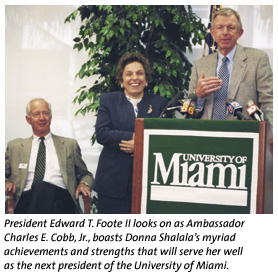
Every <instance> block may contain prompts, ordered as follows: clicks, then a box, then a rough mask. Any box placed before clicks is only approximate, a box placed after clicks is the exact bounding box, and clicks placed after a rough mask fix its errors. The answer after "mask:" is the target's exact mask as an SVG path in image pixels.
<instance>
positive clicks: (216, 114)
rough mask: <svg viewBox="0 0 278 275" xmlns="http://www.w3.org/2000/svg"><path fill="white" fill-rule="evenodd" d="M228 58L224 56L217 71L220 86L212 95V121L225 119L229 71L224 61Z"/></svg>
mask: <svg viewBox="0 0 278 275" xmlns="http://www.w3.org/2000/svg"><path fill="white" fill-rule="evenodd" d="M227 60H228V57H226V56H224V57H223V59H222V64H221V67H220V69H219V73H218V77H219V78H220V79H222V85H221V88H220V89H219V90H217V91H216V92H215V93H214V101H213V108H212V119H218V120H225V119H226V109H227V107H226V99H227V97H228V91H229V71H228V66H227V64H226V61H227Z"/></svg>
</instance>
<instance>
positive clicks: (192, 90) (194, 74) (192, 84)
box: [188, 64, 198, 94]
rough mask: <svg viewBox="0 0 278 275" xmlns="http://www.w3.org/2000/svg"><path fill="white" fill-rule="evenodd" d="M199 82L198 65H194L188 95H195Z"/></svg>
mask: <svg viewBox="0 0 278 275" xmlns="http://www.w3.org/2000/svg"><path fill="white" fill-rule="evenodd" d="M197 80H198V75H197V68H196V64H194V65H193V67H192V70H191V77H190V82H189V89H188V94H193V93H195V89H196V86H197Z"/></svg>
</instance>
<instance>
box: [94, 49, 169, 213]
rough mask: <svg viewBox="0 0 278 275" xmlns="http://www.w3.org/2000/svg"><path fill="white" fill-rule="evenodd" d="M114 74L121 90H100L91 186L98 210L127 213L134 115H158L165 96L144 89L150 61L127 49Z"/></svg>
mask: <svg viewBox="0 0 278 275" xmlns="http://www.w3.org/2000/svg"><path fill="white" fill-rule="evenodd" d="M116 78H117V80H118V81H119V83H120V85H121V87H122V88H123V91H118V92H112V93H107V94H102V95H101V97H100V107H99V110H98V116H97V122H96V138H97V142H98V143H100V144H102V145H103V146H104V147H103V149H102V152H101V154H100V157H99V163H98V168H97V172H96V178H95V182H94V187H93V189H94V190H95V191H96V192H97V193H98V213H99V214H130V213H131V196H132V168H133V150H134V127H135V119H136V117H138V118H147V117H149V118H151V117H159V115H160V114H161V112H162V110H163V109H164V107H165V106H166V105H167V99H166V98H164V97H161V96H159V95H155V94H152V93H148V92H144V88H145V87H146V86H147V85H148V82H149V81H150V79H151V72H150V65H149V61H148V60H147V59H146V58H145V57H144V56H143V55H142V54H140V53H128V54H125V55H124V56H122V57H121V59H120V60H119V63H118V67H117V71H116Z"/></svg>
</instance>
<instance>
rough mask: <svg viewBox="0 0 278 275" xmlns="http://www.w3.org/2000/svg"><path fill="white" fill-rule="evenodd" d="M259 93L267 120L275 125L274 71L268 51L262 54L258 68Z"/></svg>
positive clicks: (261, 106)
mask: <svg viewBox="0 0 278 275" xmlns="http://www.w3.org/2000/svg"><path fill="white" fill-rule="evenodd" d="M257 93H258V102H259V104H260V108H261V110H262V111H263V113H264V116H265V120H266V121H267V122H268V123H269V124H270V126H271V128H272V127H273V73H272V70H271V67H270V64H269V59H268V56H267V54H266V53H263V54H262V57H261V58H260V60H259V63H258V68H257Z"/></svg>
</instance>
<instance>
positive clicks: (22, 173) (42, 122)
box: [5, 98, 93, 214]
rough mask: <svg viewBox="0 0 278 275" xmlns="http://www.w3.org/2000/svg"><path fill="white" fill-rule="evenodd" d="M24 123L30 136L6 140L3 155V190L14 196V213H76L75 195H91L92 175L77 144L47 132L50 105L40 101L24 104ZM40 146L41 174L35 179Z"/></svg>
mask: <svg viewBox="0 0 278 275" xmlns="http://www.w3.org/2000/svg"><path fill="white" fill-rule="evenodd" d="M26 120H27V122H28V123H29V124H30V125H31V127H32V130H33V136H32V137H30V138H27V139H15V140H12V141H10V142H9V143H8V146H7V151H6V155H5V178H6V182H5V191H6V192H8V191H11V190H12V191H13V192H14V193H15V213H20V214H23V213H26V214H40V213H42V214H53V213H60V214H70V213H80V212H81V209H80V205H79V202H78V196H79V194H80V193H82V194H83V195H84V196H90V195H91V191H90V190H91V187H92V184H93V176H92V174H91V173H90V172H89V171H88V170H87V167H86V164H85V163H84V161H83V160H82V158H81V151H80V148H79V145H78V143H77V141H76V140H74V139H70V138H65V137H61V136H56V135H53V134H52V133H51V131H50V125H51V120H52V112H51V105H50V104H49V103H48V102H46V101H45V100H44V99H42V98H37V99H33V100H31V101H30V102H29V103H28V104H27V107H26ZM41 139H43V140H42V141H41ZM40 143H42V144H40ZM41 145H42V147H44V149H43V152H44V153H43V155H44V157H43V158H44V161H43V163H44V164H43V172H41V171H40V173H42V175H41V178H40V179H38V180H35V178H37V175H36V174H37V170H38V166H39V164H38V160H37V158H38V156H39V153H38V151H40V150H39V148H40V146H41ZM40 169H41V168H40Z"/></svg>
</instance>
